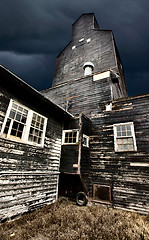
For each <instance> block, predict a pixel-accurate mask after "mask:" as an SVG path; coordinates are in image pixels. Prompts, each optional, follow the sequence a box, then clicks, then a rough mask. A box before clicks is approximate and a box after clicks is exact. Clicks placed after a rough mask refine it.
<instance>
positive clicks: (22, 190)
mask: <svg viewBox="0 0 149 240" xmlns="http://www.w3.org/2000/svg"><path fill="white" fill-rule="evenodd" d="M9 100H10V97H9V95H8V94H7V92H6V91H3V92H1V93H0V130H1V127H2V124H3V121H4V117H5V114H6V111H7V107H8V104H9ZM24 105H25V103H24ZM40 108H41V109H42V105H40ZM36 110H37V109H36ZM38 112H39V113H40V110H38ZM42 114H43V112H42ZM49 114H51V113H50V109H49V111H48V112H47V113H46V115H45V116H46V117H48V124H47V130H46V136H45V143H44V147H43V148H41V147H36V146H32V145H29V144H23V143H20V142H15V141H10V140H7V139H3V138H0V220H1V221H2V220H4V219H6V218H10V217H12V216H15V215H18V214H21V213H23V212H26V211H30V210H32V209H34V208H37V207H41V206H43V205H44V204H49V203H52V202H54V201H55V200H56V198H57V194H58V192H57V191H58V179H59V164H60V154H61V135H62V123H61V121H59V120H56V119H54V118H53V117H52V116H51V115H49Z"/></svg>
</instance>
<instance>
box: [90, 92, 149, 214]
mask: <svg viewBox="0 0 149 240" xmlns="http://www.w3.org/2000/svg"><path fill="white" fill-rule="evenodd" d="M148 103H149V95H146V96H145V95H144V97H143V96H140V97H136V98H135V97H134V98H128V99H124V100H121V101H120V100H119V101H115V102H113V108H112V111H109V112H106V111H103V112H102V113H101V114H96V115H94V116H92V132H91V137H90V163H91V166H90V167H91V171H90V174H91V177H92V185H93V184H100V185H108V186H110V187H111V189H112V203H113V206H114V207H117V208H125V209H128V210H132V211H139V212H141V213H146V214H147V213H149V165H148V163H149V148H148V144H149V118H148V115H149V107H148ZM125 122H133V123H134V128H135V135H136V143H137V151H136V152H135V151H134V152H133V151H132V152H115V151H114V135H113V124H116V123H125ZM135 163H136V164H135ZM139 163H140V165H139ZM142 163H144V165H142ZM145 163H146V164H145ZM90 194H91V196H92V186H91V187H90Z"/></svg>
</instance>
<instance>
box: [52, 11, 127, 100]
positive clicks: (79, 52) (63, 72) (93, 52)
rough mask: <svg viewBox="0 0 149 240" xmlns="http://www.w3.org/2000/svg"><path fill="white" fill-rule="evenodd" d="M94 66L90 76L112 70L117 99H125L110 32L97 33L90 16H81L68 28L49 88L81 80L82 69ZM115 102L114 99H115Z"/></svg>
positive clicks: (96, 27)
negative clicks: (115, 75)
mask: <svg viewBox="0 0 149 240" xmlns="http://www.w3.org/2000/svg"><path fill="white" fill-rule="evenodd" d="M86 62H92V63H93V64H94V70H93V73H94V74H95V73H100V72H104V71H107V70H110V69H111V70H113V71H114V72H115V73H118V75H119V84H114V86H115V85H119V88H120V90H119V89H115V91H116V92H117V91H118V92H119V93H120V96H119V97H126V96H127V91H126V85H125V79H124V73H123V72H122V71H121V72H120V69H119V63H121V62H120V58H119V54H118V51H117V49H116V44H115V42H114V37H113V33H112V31H111V30H100V29H99V27H98V23H97V22H96V19H95V16H94V14H83V15H82V16H81V17H80V18H79V19H78V20H77V21H76V22H75V23H74V24H73V27H72V39H71V41H70V43H69V44H68V45H67V46H66V47H65V48H64V50H63V51H62V52H61V53H60V54H59V55H58V57H57V60H56V67H55V76H54V80H53V85H52V86H53V87H54V86H57V85H59V84H63V83H65V82H70V81H72V80H74V79H80V78H83V76H84V70H83V65H84V63H86ZM115 99H116V98H115Z"/></svg>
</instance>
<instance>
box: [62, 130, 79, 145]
mask: <svg viewBox="0 0 149 240" xmlns="http://www.w3.org/2000/svg"><path fill="white" fill-rule="evenodd" d="M78 142H79V130H77V129H72V130H63V138H62V144H77V143H78Z"/></svg>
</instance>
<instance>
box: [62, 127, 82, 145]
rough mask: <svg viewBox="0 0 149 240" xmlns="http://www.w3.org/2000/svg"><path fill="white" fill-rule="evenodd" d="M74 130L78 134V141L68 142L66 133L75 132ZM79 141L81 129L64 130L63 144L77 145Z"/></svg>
mask: <svg viewBox="0 0 149 240" xmlns="http://www.w3.org/2000/svg"><path fill="white" fill-rule="evenodd" d="M73 132H77V136H76V142H75V143H69V142H68V143H67V142H65V135H66V133H73ZM78 143H79V130H78V129H69V130H63V136H62V144H63V145H76V144H78Z"/></svg>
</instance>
